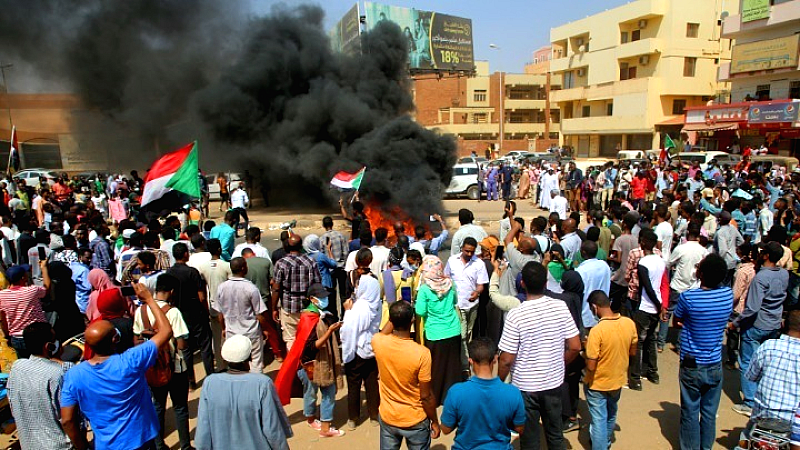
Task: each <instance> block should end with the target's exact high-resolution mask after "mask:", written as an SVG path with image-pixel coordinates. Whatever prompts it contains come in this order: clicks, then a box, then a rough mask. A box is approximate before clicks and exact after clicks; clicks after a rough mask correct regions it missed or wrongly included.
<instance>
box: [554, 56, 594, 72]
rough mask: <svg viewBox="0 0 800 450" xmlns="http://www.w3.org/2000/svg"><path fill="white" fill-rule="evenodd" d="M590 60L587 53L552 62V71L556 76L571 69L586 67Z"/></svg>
mask: <svg viewBox="0 0 800 450" xmlns="http://www.w3.org/2000/svg"><path fill="white" fill-rule="evenodd" d="M588 65H589V59H588V57H587V54H586V53H576V54H573V55H570V56H567V57H564V58H559V59H553V60H550V71H551V72H552V73H554V74H557V73H559V72H565V71H567V70H571V69H577V68H580V67H586V66H588Z"/></svg>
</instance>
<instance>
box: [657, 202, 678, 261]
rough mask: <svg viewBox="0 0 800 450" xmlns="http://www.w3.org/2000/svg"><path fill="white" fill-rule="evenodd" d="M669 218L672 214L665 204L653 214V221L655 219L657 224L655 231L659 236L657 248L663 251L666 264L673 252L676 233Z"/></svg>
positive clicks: (662, 254)
mask: <svg viewBox="0 0 800 450" xmlns="http://www.w3.org/2000/svg"><path fill="white" fill-rule="evenodd" d="M669 217H670V214H669V208H667V205H666V204H664V203H662V204H660V205H658V207H657V208H656V210H655V212H654V214H653V219H655V222H656V224H657V225H656V226H655V227H654V228H653V230H654V231H655V232H656V236H658V243H657V244H656V246H657V248H658V249H659V250H661V257H662V258H664V262H667V261H669V256H670V255H669V254H670V251H671V250H672V235H673V233H674V230H673V228H672V225H670V223H669Z"/></svg>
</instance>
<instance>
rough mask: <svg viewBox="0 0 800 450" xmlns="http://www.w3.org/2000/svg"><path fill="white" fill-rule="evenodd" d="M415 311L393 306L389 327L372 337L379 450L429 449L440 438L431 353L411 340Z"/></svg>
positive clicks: (404, 304)
mask: <svg viewBox="0 0 800 450" xmlns="http://www.w3.org/2000/svg"><path fill="white" fill-rule="evenodd" d="M412 323H414V308H413V307H412V306H411V304H410V303H408V302H394V303H392V306H391V307H390V308H389V323H388V324H386V326H385V327H384V328H383V330H382V331H381V332H380V333H378V334H376V335H374V336H373V337H372V350H373V351H374V352H375V359H376V361H377V363H378V373H379V374H380V393H381V405H380V409H379V412H380V425H381V443H380V448H381V450H395V449H396V450H399V449H400V445H401V444H402V443H403V439H405V441H406V446H407V447H408V448H409V449H419V450H424V449H429V448H430V445H431V438H433V439H436V438H438V437H439V433H440V428H439V419H438V417H437V415H436V399H435V398H434V396H433V393H432V392H431V352H430V350H428V349H427V348H426V347H424V346H422V345H419V344H417V343H416V342H414V341H413V340H412V339H411V324H412Z"/></svg>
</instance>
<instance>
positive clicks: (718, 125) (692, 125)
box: [681, 122, 739, 133]
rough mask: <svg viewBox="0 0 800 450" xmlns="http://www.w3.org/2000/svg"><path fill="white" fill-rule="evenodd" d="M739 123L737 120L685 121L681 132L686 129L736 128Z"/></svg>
mask: <svg viewBox="0 0 800 450" xmlns="http://www.w3.org/2000/svg"><path fill="white" fill-rule="evenodd" d="M738 129H739V124H738V123H737V122H726V123H711V124H707V123H687V124H686V125H684V126H683V129H682V130H681V132H682V133H685V132H687V131H722V130H738Z"/></svg>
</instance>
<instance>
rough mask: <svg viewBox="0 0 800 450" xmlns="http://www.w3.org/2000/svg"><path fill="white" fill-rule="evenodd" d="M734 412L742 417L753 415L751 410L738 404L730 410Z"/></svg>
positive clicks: (742, 404)
mask: <svg viewBox="0 0 800 450" xmlns="http://www.w3.org/2000/svg"><path fill="white" fill-rule="evenodd" d="M731 409H732V410H733V411H734V412H737V413H739V414H741V415H743V416H747V417H750V414H753V408H751V407H749V406H747V405H745V404H744V403H738V404H736V405H733V407H732V408H731Z"/></svg>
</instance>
